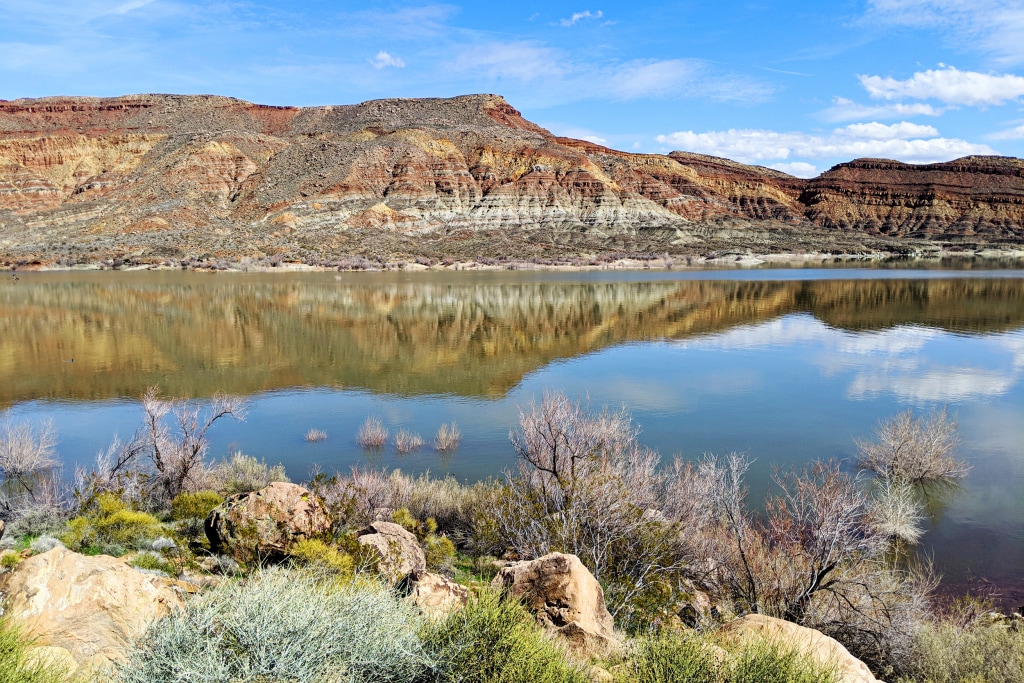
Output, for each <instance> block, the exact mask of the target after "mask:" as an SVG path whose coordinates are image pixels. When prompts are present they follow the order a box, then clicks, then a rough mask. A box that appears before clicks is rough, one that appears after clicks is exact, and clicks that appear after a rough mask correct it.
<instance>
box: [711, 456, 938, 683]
mask: <svg viewBox="0 0 1024 683" xmlns="http://www.w3.org/2000/svg"><path fill="white" fill-rule="evenodd" d="M746 468H747V462H746V459H745V458H744V457H743V456H740V455H735V454H734V455H731V456H728V457H727V458H725V459H714V458H707V459H705V461H704V462H703V463H702V469H703V471H704V475H705V476H707V477H709V478H710V479H711V480H712V481H713V482H714V485H713V486H712V496H711V498H712V500H713V501H714V504H715V512H716V515H715V517H714V518H713V519H714V522H715V524H714V525H712V526H711V528H708V529H706V530H705V532H704V533H706V534H709V535H710V537H711V538H712V539H713V540H714V543H715V544H716V545H717V546H718V551H717V552H715V553H714V555H713V557H716V558H719V561H718V563H717V564H716V567H715V576H716V579H717V582H718V583H719V585H721V586H722V587H724V588H725V590H726V592H727V593H728V594H730V595H732V596H733V597H734V598H735V599H736V600H737V601H738V602H739V607H740V608H741V609H742V610H745V611H751V612H759V613H762V614H768V615H770V616H775V617H780V618H785V619H788V620H790V621H795V622H797V623H800V624H803V625H805V626H809V627H811V628H816V629H818V630H821V631H823V632H824V633H826V634H828V635H830V636H832V637H834V638H836V639H838V640H839V641H840V642H842V643H843V644H844V645H846V647H847V648H849V649H850V650H851V652H853V653H854V655H855V656H857V657H859V658H861V659H862V660H864V661H865V662H867V663H868V664H869V666H872V667H873V669H874V670H876V671H878V670H891V669H892V668H893V667H895V666H897V665H898V663H899V662H900V661H902V660H904V659H905V658H906V657H907V656H908V653H909V648H910V642H911V633H912V630H913V624H914V623H915V621H916V620H917V619H919V618H921V616H922V615H923V614H924V612H925V610H926V608H927V600H928V596H929V594H930V593H931V591H932V590H933V589H934V585H935V584H934V578H933V576H932V575H931V573H930V571H929V570H928V568H927V567H925V568H921V569H919V570H915V571H908V570H904V569H901V568H899V567H897V566H894V564H893V563H892V562H891V560H890V558H889V556H888V551H889V549H890V547H891V546H890V545H889V536H888V535H887V534H886V533H884V532H883V531H882V529H880V528H879V525H877V524H876V518H875V516H874V511H873V509H872V506H871V503H870V501H869V499H868V497H867V495H866V493H864V491H863V490H862V489H861V487H860V486H858V482H857V481H856V480H855V479H853V478H852V477H850V476H849V475H846V474H844V473H843V472H841V471H840V470H839V468H838V466H837V465H836V464H834V463H815V464H813V465H811V466H810V467H807V468H805V469H802V470H799V471H796V472H791V473H786V474H776V476H775V482H776V484H777V485H778V487H779V489H780V491H781V492H780V493H779V494H777V495H773V496H771V497H769V499H768V502H767V504H766V514H765V516H764V518H757V517H755V516H753V515H752V514H751V513H750V512H749V511H748V509H747V507H746V504H745V502H744V500H743V498H744V497H745V488H744V486H743V484H742V476H743V474H744V472H745V471H746Z"/></svg>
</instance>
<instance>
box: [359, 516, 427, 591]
mask: <svg viewBox="0 0 1024 683" xmlns="http://www.w3.org/2000/svg"><path fill="white" fill-rule="evenodd" d="M356 537H357V539H356V540H358V541H359V544H360V545H364V546H367V547H370V548H373V549H374V550H376V551H377V554H378V555H379V556H380V562H379V564H378V565H377V570H378V571H379V572H380V574H381V576H383V577H384V578H386V579H388V580H389V581H391V582H392V583H398V582H399V581H401V580H402V579H405V578H406V577H408V576H409V575H411V574H417V575H418V574H421V573H423V572H426V571H427V558H426V556H425V555H424V554H423V548H421V547H420V543H419V541H417V540H416V537H415V536H413V535H412V533H410V532H409V531H407V530H406V529H405V528H404V527H402V526H400V525H398V524H395V523H394V522H373V523H371V524H370V526H368V527H366V528H365V529H363V530H362V531H360V532H359V533H358V534H356Z"/></svg>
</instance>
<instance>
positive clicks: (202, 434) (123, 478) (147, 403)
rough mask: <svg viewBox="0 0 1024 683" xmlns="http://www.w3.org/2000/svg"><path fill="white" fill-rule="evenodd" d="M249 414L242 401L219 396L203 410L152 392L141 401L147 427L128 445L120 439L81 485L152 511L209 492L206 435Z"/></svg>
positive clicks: (222, 395)
mask: <svg viewBox="0 0 1024 683" xmlns="http://www.w3.org/2000/svg"><path fill="white" fill-rule="evenodd" d="M245 411H246V401H245V399H244V398H241V397H237V396H227V395H224V394H216V395H214V397H213V400H212V401H211V402H210V404H209V406H208V407H206V408H204V407H203V405H202V404H201V403H199V402H197V401H186V400H164V399H161V398H160V394H159V389H158V388H157V387H150V388H149V389H148V390H147V391H146V393H145V394H143V396H142V427H140V428H139V430H138V431H136V432H135V434H134V436H133V437H132V438H131V439H130V440H129V441H127V442H122V441H120V440H119V439H118V438H117V437H116V436H115V437H114V441H113V443H112V444H111V446H110V448H108V449H107V451H106V452H105V453H103V454H100V455H99V456H98V457H97V463H96V469H95V470H93V471H92V472H89V473H81V476H80V479H81V485H82V486H83V487H84V489H85V490H92V491H104V490H114V489H121V490H125V489H127V490H131V491H132V494H133V495H138V496H140V497H146V498H148V499H149V501H150V504H151V505H164V504H167V503H169V502H170V501H171V500H173V499H174V497H175V496H177V495H178V494H179V493H181V492H183V491H197V490H200V489H203V488H207V486H206V485H205V480H206V476H207V462H206V457H207V454H208V451H209V446H210V442H209V438H208V436H207V432H209V430H210V428H211V427H212V426H213V425H214V424H215V423H216V422H218V421H219V420H220V419H221V418H224V417H233V418H234V419H236V420H244V419H245ZM140 461H141V462H140ZM81 491H82V489H80V492H81Z"/></svg>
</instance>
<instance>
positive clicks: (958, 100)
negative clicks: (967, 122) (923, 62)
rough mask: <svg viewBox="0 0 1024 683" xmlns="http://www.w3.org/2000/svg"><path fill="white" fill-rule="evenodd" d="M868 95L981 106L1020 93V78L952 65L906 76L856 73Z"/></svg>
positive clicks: (1023, 88) (1022, 85)
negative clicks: (961, 68) (859, 74)
mask: <svg viewBox="0 0 1024 683" xmlns="http://www.w3.org/2000/svg"><path fill="white" fill-rule="evenodd" d="M857 78H858V79H859V80H860V83H861V85H863V86H864V89H865V90H867V91H868V94H869V95H870V96H871V97H874V98H877V99H885V100H899V99H905V98H911V99H917V100H931V99H934V100H940V101H942V102H945V103H947V104H953V105H969V106H975V107H977V106H985V105H998V104H1005V103H1006V102H1010V101H1012V100H1016V99H1018V98H1019V97H1021V96H1022V95H1024V78H1022V77H1021V76H1016V75H1014V74H983V73H979V72H977V71H960V70H959V69H957V68H955V67H952V66H943V67H942V68H939V69H929V70H928V71H918V72H917V73H915V74H914V75H913V76H911V77H910V78H908V79H907V80H904V81H900V80H897V79H895V78H892V77H891V76H886V77H884V78H883V77H882V76H858V77H857Z"/></svg>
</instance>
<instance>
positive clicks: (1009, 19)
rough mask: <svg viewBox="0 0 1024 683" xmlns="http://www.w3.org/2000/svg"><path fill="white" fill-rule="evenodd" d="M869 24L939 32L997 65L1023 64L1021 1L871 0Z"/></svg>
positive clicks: (1023, 24)
mask: <svg viewBox="0 0 1024 683" xmlns="http://www.w3.org/2000/svg"><path fill="white" fill-rule="evenodd" d="M866 20H867V21H869V22H871V23H872V24H875V25H877V24H880V23H888V24H892V25H897V26H911V27H915V28H924V29H929V30H938V31H941V32H942V33H944V34H945V36H946V37H947V39H948V40H949V41H951V42H954V43H956V44H959V45H962V46H965V47H968V48H970V49H974V50H979V51H981V52H984V53H988V54H990V55H992V56H993V57H994V58H995V59H996V61H998V62H1001V63H1004V64H1020V63H1022V62H1024V41H1022V40H1021V38H1020V37H1021V35H1024V1H1022V0H869V11H868V13H867V16H866Z"/></svg>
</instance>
